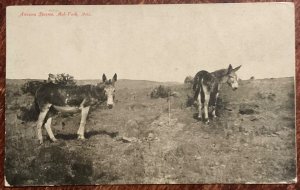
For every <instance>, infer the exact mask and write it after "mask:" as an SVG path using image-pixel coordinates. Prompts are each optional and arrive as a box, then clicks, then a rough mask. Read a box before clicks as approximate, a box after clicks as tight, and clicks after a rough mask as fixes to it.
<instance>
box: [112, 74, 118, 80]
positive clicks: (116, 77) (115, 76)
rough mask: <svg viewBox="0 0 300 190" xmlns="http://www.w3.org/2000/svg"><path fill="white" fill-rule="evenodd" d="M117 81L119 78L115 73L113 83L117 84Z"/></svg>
mask: <svg viewBox="0 0 300 190" xmlns="http://www.w3.org/2000/svg"><path fill="white" fill-rule="evenodd" d="M117 79H118V76H117V73H115V75H114V77H113V80H112V81H113V82H116V81H117Z"/></svg>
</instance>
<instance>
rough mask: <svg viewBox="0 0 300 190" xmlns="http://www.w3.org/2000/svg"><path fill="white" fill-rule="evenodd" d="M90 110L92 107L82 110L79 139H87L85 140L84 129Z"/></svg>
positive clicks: (78, 132)
mask: <svg viewBox="0 0 300 190" xmlns="http://www.w3.org/2000/svg"><path fill="white" fill-rule="evenodd" d="M89 109H90V106H87V107H82V108H81V121H80V126H79V129H78V131H77V135H78V139H85V138H84V127H85V124H86V119H87V116H88V113H89Z"/></svg>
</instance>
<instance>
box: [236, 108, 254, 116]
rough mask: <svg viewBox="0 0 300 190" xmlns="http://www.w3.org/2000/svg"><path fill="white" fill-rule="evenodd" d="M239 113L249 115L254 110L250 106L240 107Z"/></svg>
mask: <svg viewBox="0 0 300 190" xmlns="http://www.w3.org/2000/svg"><path fill="white" fill-rule="evenodd" d="M239 113H240V114H242V115H245V114H246V115H250V114H254V110H253V109H250V108H240V110H239Z"/></svg>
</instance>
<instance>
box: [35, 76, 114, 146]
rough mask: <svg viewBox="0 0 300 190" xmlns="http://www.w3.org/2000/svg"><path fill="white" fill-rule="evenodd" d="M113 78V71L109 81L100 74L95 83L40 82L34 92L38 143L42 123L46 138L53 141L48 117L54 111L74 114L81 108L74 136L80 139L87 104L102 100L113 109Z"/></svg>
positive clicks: (40, 140)
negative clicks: (99, 81)
mask: <svg viewBox="0 0 300 190" xmlns="http://www.w3.org/2000/svg"><path fill="white" fill-rule="evenodd" d="M116 81H117V74H115V75H114V76H113V78H112V79H109V80H108V79H107V78H106V76H105V74H103V76H102V82H101V83H98V84H97V85H82V86H76V85H75V86H65V85H60V84H55V83H52V82H49V83H46V84H45V85H42V86H41V87H40V88H39V89H38V90H37V91H36V94H35V105H36V107H37V108H38V110H39V116H38V120H37V136H38V139H39V142H40V143H41V144H42V143H43V137H42V127H43V126H45V128H46V131H47V133H48V135H49V137H50V139H51V140H52V141H56V140H57V139H56V138H55V137H54V134H53V132H52V129H51V121H52V116H53V115H54V114H55V113H57V112H67V113H75V112H80V111H81V121H80V126H79V129H78V131H77V135H78V139H84V138H85V137H84V127H85V124H86V119H87V115H88V113H89V109H90V106H93V105H95V104H98V103H101V102H105V101H106V102H107V107H108V108H110V109H111V108H113V105H114V94H115V87H114V84H115V82H116Z"/></svg>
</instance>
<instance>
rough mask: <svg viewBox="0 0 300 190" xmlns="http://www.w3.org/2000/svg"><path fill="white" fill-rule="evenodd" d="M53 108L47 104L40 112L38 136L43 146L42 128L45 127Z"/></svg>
mask: <svg viewBox="0 0 300 190" xmlns="http://www.w3.org/2000/svg"><path fill="white" fill-rule="evenodd" d="M50 107H51V104H45V105H44V106H43V107H42V108H41V111H40V114H39V118H38V121H37V136H38V139H39V141H40V144H43V135H42V126H43V125H44V122H45V118H46V115H47V113H48V111H49V109H50Z"/></svg>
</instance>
